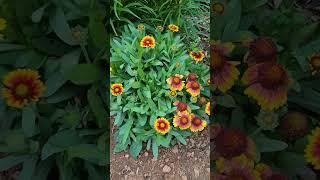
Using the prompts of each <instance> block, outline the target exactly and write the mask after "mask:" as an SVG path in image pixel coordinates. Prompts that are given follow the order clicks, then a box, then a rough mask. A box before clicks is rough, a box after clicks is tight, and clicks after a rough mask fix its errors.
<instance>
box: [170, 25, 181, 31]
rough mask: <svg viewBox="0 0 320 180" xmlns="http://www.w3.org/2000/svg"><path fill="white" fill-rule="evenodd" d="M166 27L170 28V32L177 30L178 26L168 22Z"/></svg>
mask: <svg viewBox="0 0 320 180" xmlns="http://www.w3.org/2000/svg"><path fill="white" fill-rule="evenodd" d="M168 28H169V29H170V31H172V32H179V27H178V26H177V25H174V24H170V25H169V26H168Z"/></svg>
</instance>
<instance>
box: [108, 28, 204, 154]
mask: <svg viewBox="0 0 320 180" xmlns="http://www.w3.org/2000/svg"><path fill="white" fill-rule="evenodd" d="M146 34H154V38H155V41H156V46H155V48H154V49H152V48H143V47H141V46H140V41H141V39H142V38H143V37H144V36H145V35H146ZM111 64H112V66H111V67H112V73H111V84H113V83H121V84H123V86H124V92H123V94H121V95H119V96H116V97H115V96H112V97H111V115H115V116H116V118H115V122H114V124H115V125H116V126H119V129H118V131H117V133H116V134H115V139H116V142H117V145H116V146H115V149H114V150H115V152H119V151H123V150H125V149H127V147H128V146H129V145H130V152H131V154H132V155H133V156H135V157H137V156H138V154H139V152H140V151H141V149H142V142H147V149H150V147H151V144H152V150H153V154H154V156H155V157H157V156H158V146H164V147H169V146H170V145H171V144H172V143H173V142H174V141H173V140H174V138H176V139H177V140H178V141H180V142H181V143H183V144H185V143H186V142H185V140H184V139H185V137H187V136H188V135H190V133H189V132H188V131H186V130H184V131H182V130H179V129H178V128H174V127H171V129H170V131H169V133H168V134H167V135H166V136H163V135H160V134H158V133H157V132H156V131H155V129H154V128H153V126H154V122H155V120H156V119H157V118H159V117H165V118H167V119H170V120H169V121H171V119H172V118H173V114H174V112H175V111H176V107H173V105H172V104H173V102H175V101H177V100H179V101H182V102H185V103H187V104H188V105H189V106H190V107H191V109H192V111H193V113H195V114H197V115H199V116H200V117H202V118H207V116H206V115H205V112H204V106H203V107H199V106H198V105H197V104H195V103H192V102H191V101H190V95H188V94H187V93H186V92H185V91H179V92H177V94H178V95H177V97H170V96H169V95H168V93H169V92H170V90H169V86H168V85H167V82H166V80H167V78H169V77H170V76H174V75H175V74H181V75H183V76H185V77H186V75H188V74H189V73H195V74H197V75H198V77H199V79H198V81H199V83H200V84H201V86H202V87H204V88H203V89H202V91H201V94H203V95H205V96H206V97H209V92H208V89H207V88H205V87H206V82H207V80H208V79H209V68H208V67H207V66H206V65H205V64H203V63H201V62H200V63H196V62H195V61H194V60H192V58H191V57H189V55H188V52H187V50H186V48H185V45H184V43H183V42H182V39H181V36H180V35H176V34H174V32H171V31H169V30H166V31H165V32H164V33H162V32H159V31H152V32H149V31H147V32H146V31H145V30H139V29H137V28H135V27H133V26H131V25H129V26H125V28H124V31H123V34H122V36H121V38H114V39H113V40H112V42H111ZM171 122H172V121H171Z"/></svg>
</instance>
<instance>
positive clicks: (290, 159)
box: [277, 152, 306, 171]
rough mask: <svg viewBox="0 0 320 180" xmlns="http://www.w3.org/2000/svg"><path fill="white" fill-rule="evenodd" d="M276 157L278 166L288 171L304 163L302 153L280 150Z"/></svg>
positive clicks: (294, 169)
mask: <svg viewBox="0 0 320 180" xmlns="http://www.w3.org/2000/svg"><path fill="white" fill-rule="evenodd" d="M277 157H278V161H277V162H278V164H279V166H280V167H284V168H285V169H287V170H289V171H296V170H297V168H301V167H302V166H304V165H306V161H305V159H304V156H303V154H298V153H293V152H281V153H279V154H278V156H277Z"/></svg>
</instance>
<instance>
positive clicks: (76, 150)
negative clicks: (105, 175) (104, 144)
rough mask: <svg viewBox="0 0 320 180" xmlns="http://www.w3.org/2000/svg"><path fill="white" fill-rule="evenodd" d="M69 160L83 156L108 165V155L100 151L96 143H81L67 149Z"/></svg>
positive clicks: (99, 163)
mask: <svg viewBox="0 0 320 180" xmlns="http://www.w3.org/2000/svg"><path fill="white" fill-rule="evenodd" d="M67 154H68V161H71V160H72V159H73V158H81V159H84V160H86V161H89V162H91V163H94V164H96V165H100V166H101V165H103V166H105V165H107V164H108V162H107V160H106V155H105V154H104V152H102V151H100V150H99V149H98V147H97V145H96V144H79V145H75V146H71V147H69V148H68V149H67Z"/></svg>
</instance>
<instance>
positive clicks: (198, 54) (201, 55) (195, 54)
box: [189, 51, 205, 62]
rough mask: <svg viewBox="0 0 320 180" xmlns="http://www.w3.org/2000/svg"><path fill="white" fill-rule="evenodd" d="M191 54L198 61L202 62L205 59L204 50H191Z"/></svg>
mask: <svg viewBox="0 0 320 180" xmlns="http://www.w3.org/2000/svg"><path fill="white" fill-rule="evenodd" d="M189 56H190V57H191V58H192V59H193V60H195V61H196V62H200V61H202V60H203V59H204V57H205V55H204V53H203V51H191V52H190V53H189Z"/></svg>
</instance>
